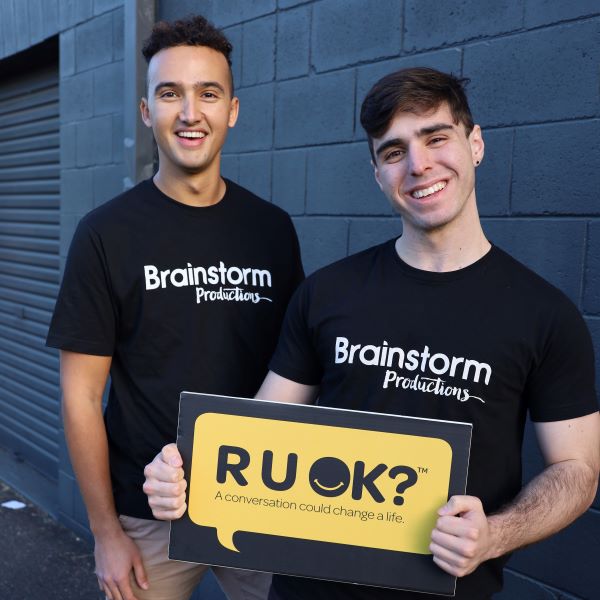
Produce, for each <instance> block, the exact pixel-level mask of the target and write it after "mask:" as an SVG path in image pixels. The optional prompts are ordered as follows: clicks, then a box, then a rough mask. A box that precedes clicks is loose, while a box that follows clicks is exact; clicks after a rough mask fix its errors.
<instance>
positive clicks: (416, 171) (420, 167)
mask: <svg viewBox="0 0 600 600" xmlns="http://www.w3.org/2000/svg"><path fill="white" fill-rule="evenodd" d="M408 166H409V169H410V174H411V175H413V176H414V177H418V176H420V175H423V174H424V173H425V172H426V171H427V170H428V169H430V168H431V161H430V156H429V152H428V151H427V148H425V147H423V146H417V145H414V146H412V147H410V148H409V150H408Z"/></svg>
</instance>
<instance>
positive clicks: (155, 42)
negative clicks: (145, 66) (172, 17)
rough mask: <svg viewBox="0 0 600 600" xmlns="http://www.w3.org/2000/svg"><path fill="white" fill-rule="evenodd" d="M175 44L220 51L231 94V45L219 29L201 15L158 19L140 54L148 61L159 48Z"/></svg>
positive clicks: (170, 46) (172, 46)
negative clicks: (226, 68) (176, 19)
mask: <svg viewBox="0 0 600 600" xmlns="http://www.w3.org/2000/svg"><path fill="white" fill-rule="evenodd" d="M175 46H205V47H207V48H212V49H213V50H216V51H217V52H220V53H221V54H222V55H223V56H224V57H225V59H226V60H227V64H228V65H229V72H230V77H231V93H232V95H233V74H232V73H231V52H232V50H233V46H232V45H231V42H230V41H229V40H228V39H227V37H226V36H225V34H224V33H223V32H222V31H221V30H220V29H218V28H217V27H215V26H214V25H213V24H212V23H211V22H210V21H208V20H207V19H205V18H204V17H203V16H202V15H194V16H190V17H187V18H186V19H179V20H178V21H158V23H156V24H155V25H154V27H153V28H152V33H151V34H150V36H149V37H148V39H147V40H146V41H145V42H144V45H143V47H142V54H143V55H144V58H145V59H146V62H147V63H149V62H150V60H151V59H152V57H153V56H154V55H155V54H157V53H158V52H160V51H161V50H164V49H165V48H174V47H175Z"/></svg>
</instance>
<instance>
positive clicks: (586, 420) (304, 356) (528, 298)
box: [146, 68, 600, 600]
mask: <svg viewBox="0 0 600 600" xmlns="http://www.w3.org/2000/svg"><path fill="white" fill-rule="evenodd" d="M462 83H463V82H461V81H460V80H458V79H456V78H454V77H452V76H450V75H447V74H444V73H440V72H438V71H435V70H432V69H425V68H418V69H407V70H403V71H399V72H397V73H393V74H391V75H388V76H387V77H384V78H383V79H382V80H380V81H379V82H378V83H376V84H375V86H374V87H373V88H372V89H371V91H370V92H369V94H368V95H367V97H366V99H365V101H364V103H363V106H362V112H361V122H362V124H363V127H364V128H365V130H366V131H367V134H368V136H369V145H370V148H371V153H372V158H373V166H374V170H375V178H376V180H377V183H378V184H379V186H380V188H381V190H382V191H383V192H384V193H385V195H386V196H387V197H388V199H389V200H390V202H391V203H392V205H393V207H394V208H395V209H396V210H397V211H398V212H399V213H400V215H401V217H402V222H403V233H402V236H401V237H400V238H398V239H397V240H390V241H389V242H386V243H384V244H381V245H379V246H376V247H374V248H370V249H368V250H366V251H364V252H361V253H359V254H357V255H354V256H351V257H349V258H346V259H344V260H342V261H340V262H337V263H335V264H333V265H331V266H329V267H326V268H324V269H322V270H321V271H318V272H317V273H315V274H313V275H312V276H311V277H309V278H308V279H307V280H306V281H305V282H304V284H303V285H301V286H300V288H299V289H298V291H297V292H296V294H295V295H294V298H293V299H292V301H291V303H290V306H289V308H288V312H287V314H286V318H285V321H284V325H283V329H282V334H281V337H280V340H279V344H278V347H277V350H276V352H275V355H274V357H273V359H272V361H271V363H270V369H271V371H270V372H269V374H268V375H267V378H266V379H265V381H264V383H263V385H262V387H261V389H260V390H259V392H258V394H257V397H258V398H263V399H267V400H280V401H287V402H297V403H310V402H314V401H315V399H316V397H317V394H318V398H319V400H318V402H319V404H321V405H325V406H334V407H342V408H350V409H356V410H369V411H376V412H387V413H397V414H404V415H412V416H417V417H426V418H433V419H435V418H439V419H446V420H456V421H467V422H471V423H472V424H473V438H472V447H471V458H470V466H469V478H468V486H467V494H468V495H465V496H454V497H452V498H451V499H450V500H449V501H448V503H447V504H446V505H444V506H442V507H440V509H439V511H438V512H439V519H438V521H437V523H436V527H435V529H434V530H433V531H432V534H431V546H430V550H431V552H432V554H433V560H434V561H435V563H436V564H437V565H438V566H439V567H440V568H442V569H443V570H445V571H447V572H448V573H451V574H454V575H456V576H458V577H460V579H459V580H458V583H457V592H456V598H459V599H461V600H484V599H489V598H490V597H491V595H492V594H493V593H494V592H496V591H498V590H500V589H501V587H502V568H503V565H504V564H505V562H506V560H507V556H508V554H509V553H510V552H511V551H512V550H515V549H516V548H519V547H522V546H525V545H527V544H531V543H533V542H536V541H538V540H540V539H542V538H544V537H546V536H549V535H551V534H553V533H555V532H557V531H558V530H560V529H561V528H563V527H565V526H566V525H568V524H569V523H570V522H571V521H573V520H574V519H575V518H576V517H577V516H579V515H580V514H581V513H582V512H583V511H585V510H586V509H587V507H588V506H589V505H590V504H591V502H592V500H593V498H594V494H595V490H596V486H597V480H598V469H599V462H600V456H599V447H600V418H599V415H598V405H597V400H596V396H595V391H594V367H593V350H592V344H591V339H590V336H589V333H588V331H587V329H586V327H585V325H584V323H583V320H582V318H581V316H580V315H579V313H578V311H577V309H576V308H575V307H574V306H573V304H572V303H571V302H570V301H569V300H568V299H567V298H566V297H565V296H564V295H563V294H562V293H561V292H560V291H558V290H557V289H556V288H554V287H552V286H551V285H550V284H548V283H547V282H545V281H544V280H543V279H541V278H540V277H538V276H537V275H535V274H534V273H533V272H531V271H530V270H528V269H527V268H526V267H524V266H523V265H521V264H520V263H518V262H517V261H516V260H514V259H513V258H511V257H510V256H509V255H508V254H506V253H505V252H503V251H502V250H500V249H499V248H498V247H496V246H493V245H491V244H490V243H489V242H488V240H487V239H486V238H485V235H484V233H483V230H482V228H481V225H480V222H479V217H478V212H477V205H476V199H475V169H476V167H477V165H479V163H480V162H481V160H482V158H483V152H484V144H483V139H482V134H481V130H480V128H479V126H478V125H474V124H473V120H472V118H471V112H470V109H469V106H468V103H467V99H466V96H465V94H464V90H463V84H462ZM392 347H393V348H394V352H391V351H389V350H390V349H391V348H392ZM384 348H388V352H386V353H385V356H386V357H388V358H386V359H385V360H381V359H380V360H375V359H374V357H375V356H379V357H382V356H383V355H384ZM363 349H364V351H363ZM378 349H379V352H378ZM389 357H392V358H389ZM527 412H529V413H530V415H531V418H532V420H533V421H534V422H535V430H536V433H537V438H538V441H539V443H540V447H541V450H542V453H543V455H544V458H545V461H546V468H545V469H544V470H543V471H542V473H540V474H539V475H538V476H537V477H536V478H534V479H533V480H532V481H531V482H530V483H528V484H527V485H526V486H525V487H523V488H522V489H521V444H522V439H523V430H524V423H525V416H526V413H527ZM168 461H171V464H180V463H179V461H180V457H179V455H178V453H177V450H176V448H175V447H174V446H173V445H169V446H167V447H165V448H164V449H163V451H162V453H161V454H160V455H158V456H157V457H156V458H155V460H154V461H153V463H152V464H151V465H149V466H148V467H147V471H146V472H147V476H148V477H147V483H146V486H147V489H148V490H149V491H151V493H150V503H151V505H152V506H153V508H154V512H155V514H156V515H157V516H159V517H160V518H176V517H178V516H180V515H181V514H182V512H183V510H184V509H185V504H184V500H185V496H182V495H181V486H180V485H178V484H172V483H167V482H168V481H172V479H170V478H172V477H179V478H181V477H182V474H181V470H177V469H176V468H175V467H173V466H170V465H169V464H168ZM422 597H423V596H422V595H420V594H417V593H414V592H403V591H393V590H384V589H380V588H367V587H360V586H350V585H347V584H338V583H331V582H322V581H316V580H310V579H302V578H293V577H285V576H275V577H274V578H273V585H272V588H271V594H270V596H269V598H270V599H271V600H284V599H285V600H298V599H303V600H308V599H311V600H314V599H323V600H325V599H327V600H337V599H339V600H342V599H350V598H352V599H365V600H366V599H369V600H371V599H381V600H385V599H390V600H392V599H393V600H407V599H417V598H422Z"/></svg>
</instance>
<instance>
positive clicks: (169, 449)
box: [160, 444, 183, 467]
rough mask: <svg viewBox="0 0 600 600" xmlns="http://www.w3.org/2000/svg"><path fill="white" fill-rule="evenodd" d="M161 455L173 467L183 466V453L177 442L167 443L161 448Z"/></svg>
mask: <svg viewBox="0 0 600 600" xmlns="http://www.w3.org/2000/svg"><path fill="white" fill-rule="evenodd" d="M160 454H161V456H162V459H163V461H164V462H166V463H167V464H168V465H171V466H172V467H181V466H183V460H182V458H181V454H180V453H179V450H178V449H177V446H176V445H175V444H167V445H166V446H164V447H163V449H162V450H161V453H160Z"/></svg>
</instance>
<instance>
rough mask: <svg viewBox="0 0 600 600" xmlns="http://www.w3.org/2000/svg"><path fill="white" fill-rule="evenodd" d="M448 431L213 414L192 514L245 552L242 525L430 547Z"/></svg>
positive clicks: (202, 440) (442, 494)
mask: <svg viewBox="0 0 600 600" xmlns="http://www.w3.org/2000/svg"><path fill="white" fill-rule="evenodd" d="M451 462H452V449H451V447H450V445H449V444H448V443H447V442H446V441H445V440H442V439H438V438H431V437H421V436H416V435H405V434H398V433H388V432H381V431H371V430H362V429H351V428H347V427H335V426H330V425H317V424H312V423H298V422H289V421H279V420H274V419H263V418H256V417H246V416H237V415H228V414H217V413H204V414H202V415H200V416H199V417H198V418H197V419H196V422H195V426H194V441H193V450H192V466H191V477H190V493H189V508H188V514H189V516H190V519H191V520H192V521H193V522H194V523H196V524H197V525H202V526H206V527H215V528H216V530H217V536H218V539H219V542H220V543H221V544H222V545H223V546H224V547H226V548H229V549H230V550H233V551H237V548H236V547H235V544H234V542H233V536H234V534H235V533H236V532H237V531H247V532H254V533H262V534H269V535H278V536H284V537H291V538H299V539H304V540H315V541H321V542H331V543H337V544H349V545H353V546H363V547H369V548H379V549H385V550H393V551H399V552H412V553H417V554H430V552H429V549H428V546H429V543H430V534H431V530H432V529H433V527H434V526H435V521H436V519H437V513H436V511H437V509H438V508H439V507H440V506H442V505H443V504H444V503H445V502H446V500H447V498H448V486H449V480H450V466H451Z"/></svg>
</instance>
